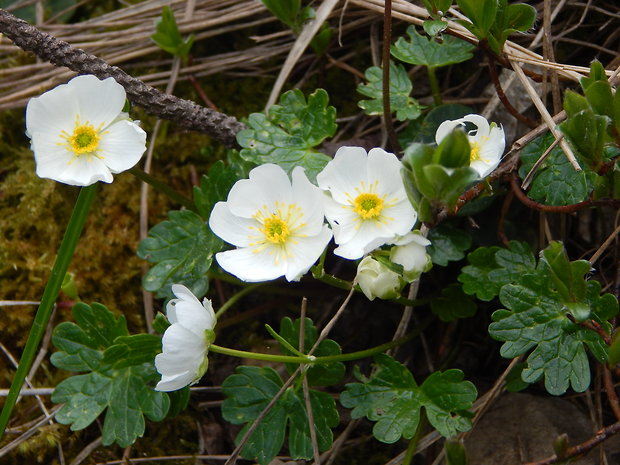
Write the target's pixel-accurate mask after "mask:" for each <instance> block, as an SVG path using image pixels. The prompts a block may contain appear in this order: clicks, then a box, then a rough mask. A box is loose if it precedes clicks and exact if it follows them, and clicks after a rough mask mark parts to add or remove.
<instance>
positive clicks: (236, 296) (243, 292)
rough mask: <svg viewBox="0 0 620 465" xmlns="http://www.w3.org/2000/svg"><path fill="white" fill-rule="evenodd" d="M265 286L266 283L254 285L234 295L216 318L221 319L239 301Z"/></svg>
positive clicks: (217, 313) (221, 308)
mask: <svg viewBox="0 0 620 465" xmlns="http://www.w3.org/2000/svg"><path fill="white" fill-rule="evenodd" d="M263 284H264V283H258V284H252V285H251V286H248V287H246V288H243V289H241V290H240V291H239V292H237V293H236V294H234V295H233V296H232V297H231V298H230V299H228V300H227V301H226V303H225V304H224V305H222V306H221V307H220V309H219V310H218V311H217V312H216V314H215V317H216V318H219V317H221V316H222V315H223V314H224V313H226V311H227V310H228V309H230V307H232V306H233V305H235V304H236V303H237V301H239V299H241V298H242V297H243V296H245V295H246V294H249V293H250V292H252V291H253V290H254V289H256V288H257V287H259V286H262V285H263Z"/></svg>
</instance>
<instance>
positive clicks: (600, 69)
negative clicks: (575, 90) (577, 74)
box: [579, 60, 607, 92]
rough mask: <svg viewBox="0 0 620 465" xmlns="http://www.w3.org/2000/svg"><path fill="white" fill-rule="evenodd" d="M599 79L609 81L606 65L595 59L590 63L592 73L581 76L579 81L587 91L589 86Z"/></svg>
mask: <svg viewBox="0 0 620 465" xmlns="http://www.w3.org/2000/svg"><path fill="white" fill-rule="evenodd" d="M597 81H607V74H606V73H605V67H604V66H603V65H602V64H601V62H600V61H598V60H594V61H593V62H592V63H590V75H589V76H588V77H583V78H581V80H580V81H579V83H580V84H581V88H582V89H583V91H584V92H585V91H586V90H587V89H588V87H590V86H591V85H592V84H594V83H595V82H597Z"/></svg>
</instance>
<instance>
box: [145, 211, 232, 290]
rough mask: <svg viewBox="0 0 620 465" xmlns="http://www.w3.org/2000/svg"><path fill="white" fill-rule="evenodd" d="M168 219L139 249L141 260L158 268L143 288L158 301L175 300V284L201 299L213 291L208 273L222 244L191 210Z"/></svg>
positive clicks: (150, 271)
mask: <svg viewBox="0 0 620 465" xmlns="http://www.w3.org/2000/svg"><path fill="white" fill-rule="evenodd" d="M168 218H169V219H168V220H166V221H162V222H161V223H159V224H158V225H156V226H154V227H152V228H151V230H150V231H149V236H148V237H147V238H146V239H143V240H142V241H141V242H140V245H139V246H138V257H140V258H142V259H145V260H147V261H148V262H149V263H154V264H155V266H153V267H152V268H151V269H150V270H149V271H148V272H147V273H146V275H145V276H144V279H143V283H142V284H143V286H144V288H145V289H146V290H147V291H150V292H156V293H157V296H158V297H167V298H172V297H173V295H172V291H171V286H172V284H175V283H183V284H185V285H186V286H187V287H188V288H189V289H190V290H191V291H192V292H193V293H194V294H195V295H196V296H197V297H198V298H200V297H202V296H204V295H205V294H206V293H207V289H208V288H209V279H208V277H207V272H208V271H209V268H210V267H211V263H212V261H213V254H214V253H216V252H218V251H219V250H220V249H221V247H222V241H221V240H220V239H219V238H218V237H217V236H215V235H214V234H213V233H212V232H211V230H210V229H209V228H208V227H207V225H206V224H205V222H204V220H203V219H202V218H201V217H200V216H198V215H197V214H196V213H194V212H192V211H190V210H180V211H171V212H169V213H168Z"/></svg>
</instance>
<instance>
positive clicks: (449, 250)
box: [426, 223, 471, 266]
mask: <svg viewBox="0 0 620 465" xmlns="http://www.w3.org/2000/svg"><path fill="white" fill-rule="evenodd" d="M428 239H429V240H430V241H431V245H429V246H428V247H427V248H426V251H427V253H428V254H429V255H430V256H431V259H432V261H433V263H434V264H436V265H441V266H447V265H448V262H454V261H457V260H461V259H462V258H463V257H465V251H466V250H467V249H469V248H470V247H471V236H470V235H469V233H468V232H467V231H465V230H463V229H460V228H456V227H454V226H452V225H449V224H446V223H443V224H441V225H439V226H438V227H436V228H433V229H431V231H430V233H429V235H428Z"/></svg>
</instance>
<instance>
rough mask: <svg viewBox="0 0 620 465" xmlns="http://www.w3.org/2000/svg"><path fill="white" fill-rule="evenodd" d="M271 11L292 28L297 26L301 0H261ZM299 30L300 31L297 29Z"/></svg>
mask: <svg viewBox="0 0 620 465" xmlns="http://www.w3.org/2000/svg"><path fill="white" fill-rule="evenodd" d="M261 2H262V3H263V5H265V6H266V7H267V9H268V10H269V11H271V13H272V14H273V15H274V16H275V17H276V18H278V19H279V20H280V21H282V22H283V23H284V24H286V25H287V26H288V27H290V28H291V29H293V30H295V29H296V28H297V21H298V17H299V13H300V11H301V0H261ZM296 32H299V31H296Z"/></svg>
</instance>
